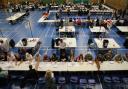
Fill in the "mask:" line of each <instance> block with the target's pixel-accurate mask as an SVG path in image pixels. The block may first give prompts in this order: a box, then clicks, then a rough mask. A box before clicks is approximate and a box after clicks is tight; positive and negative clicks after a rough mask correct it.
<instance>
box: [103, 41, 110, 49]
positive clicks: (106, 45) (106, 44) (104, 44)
mask: <svg viewBox="0 0 128 89" xmlns="http://www.w3.org/2000/svg"><path fill="white" fill-rule="evenodd" d="M108 44H109V41H108V40H103V48H107V47H108Z"/></svg>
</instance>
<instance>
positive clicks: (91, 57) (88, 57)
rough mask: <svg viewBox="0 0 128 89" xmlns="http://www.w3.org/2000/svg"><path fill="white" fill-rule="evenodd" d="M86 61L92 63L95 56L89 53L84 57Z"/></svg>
mask: <svg viewBox="0 0 128 89" xmlns="http://www.w3.org/2000/svg"><path fill="white" fill-rule="evenodd" d="M84 59H85V61H92V60H93V56H92V54H91V53H87V54H86V55H85V57H84Z"/></svg>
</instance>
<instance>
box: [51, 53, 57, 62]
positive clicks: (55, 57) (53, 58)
mask: <svg viewBox="0 0 128 89" xmlns="http://www.w3.org/2000/svg"><path fill="white" fill-rule="evenodd" d="M50 61H52V62H55V61H58V58H57V56H56V54H55V53H53V54H52V56H51V58H50Z"/></svg>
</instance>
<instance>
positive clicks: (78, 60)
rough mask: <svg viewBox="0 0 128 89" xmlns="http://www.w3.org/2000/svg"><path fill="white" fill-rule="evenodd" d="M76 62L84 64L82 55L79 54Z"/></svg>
mask: <svg viewBox="0 0 128 89" xmlns="http://www.w3.org/2000/svg"><path fill="white" fill-rule="evenodd" d="M76 61H77V62H84V57H83V54H80V55H79V56H78V57H77V58H76Z"/></svg>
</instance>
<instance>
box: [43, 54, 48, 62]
mask: <svg viewBox="0 0 128 89" xmlns="http://www.w3.org/2000/svg"><path fill="white" fill-rule="evenodd" d="M43 61H44V62H49V58H48V56H47V55H46V54H45V55H44V56H43Z"/></svg>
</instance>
